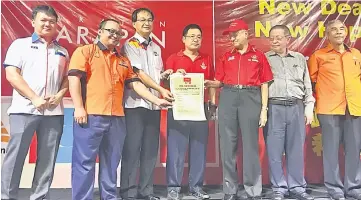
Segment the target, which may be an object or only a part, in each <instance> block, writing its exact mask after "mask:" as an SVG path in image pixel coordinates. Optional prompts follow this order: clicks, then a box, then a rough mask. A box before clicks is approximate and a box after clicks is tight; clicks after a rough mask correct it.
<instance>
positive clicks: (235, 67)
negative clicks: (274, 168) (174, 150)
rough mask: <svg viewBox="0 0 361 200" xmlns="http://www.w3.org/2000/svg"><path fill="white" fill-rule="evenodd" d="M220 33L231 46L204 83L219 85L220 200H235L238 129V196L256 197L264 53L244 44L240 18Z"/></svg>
mask: <svg viewBox="0 0 361 200" xmlns="http://www.w3.org/2000/svg"><path fill="white" fill-rule="evenodd" d="M223 34H224V35H227V34H229V37H230V40H231V42H232V43H233V49H232V50H231V51H228V52H226V53H225V54H224V56H222V58H221V60H220V62H219V64H218V65H217V66H216V74H215V81H209V82H208V83H207V84H206V85H207V86H209V87H221V86H223V88H222V90H221V92H220V97H219V108H218V123H219V136H220V147H221V157H222V165H223V192H224V193H225V195H224V198H223V199H225V200H234V199H237V191H238V178H237V170H236V153H237V143H238V128H240V129H241V133H242V144H243V182H244V188H245V193H244V194H242V196H241V198H242V199H257V198H259V197H260V195H261V192H262V176H261V166H260V160H259V151H258V136H259V134H258V129H259V127H264V126H265V124H266V122H267V109H268V108H267V104H268V82H270V81H272V80H273V75H272V71H271V67H270V65H269V63H268V61H267V58H266V56H265V55H264V54H263V53H262V52H261V51H259V50H257V49H256V48H255V47H254V46H252V45H251V44H249V43H248V36H249V35H248V25H247V24H246V23H245V22H244V21H242V20H235V21H234V22H232V23H231V24H230V26H229V27H228V29H227V30H226V31H224V32H223Z"/></svg>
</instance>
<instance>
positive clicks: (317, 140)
mask: <svg viewBox="0 0 361 200" xmlns="http://www.w3.org/2000/svg"><path fill="white" fill-rule="evenodd" d="M312 150H313V152H314V153H315V154H316V155H317V156H318V157H320V156H321V155H322V135H321V133H316V134H315V136H313V137H312Z"/></svg>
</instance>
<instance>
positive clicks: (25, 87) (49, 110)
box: [1, 5, 69, 200]
mask: <svg viewBox="0 0 361 200" xmlns="http://www.w3.org/2000/svg"><path fill="white" fill-rule="evenodd" d="M32 20H33V21H32V25H33V27H34V33H33V35H32V36H31V37H26V38H21V39H17V40H15V41H14V42H13V43H12V44H11V45H10V47H9V49H8V51H7V54H6V58H5V61H4V67H5V72H6V79H7V80H8V81H9V82H10V84H11V85H12V86H13V88H14V91H13V97H12V103H11V106H10V108H9V110H8V114H9V115H10V136H11V137H10V141H9V143H8V146H7V154H6V155H5V158H4V161H3V165H2V171H1V199H17V195H18V189H19V184H20V178H21V173H22V170H23V165H24V161H25V157H26V155H27V153H28V150H29V146H30V143H31V140H32V138H33V135H34V132H36V136H37V161H36V168H35V173H34V178H33V184H32V194H31V196H30V200H38V199H50V197H49V188H50V185H51V182H52V177H53V172H54V166H55V161H56V156H57V152H58V148H59V143H60V138H61V135H62V132H63V125H64V107H63V103H62V99H63V96H64V95H65V93H66V92H67V90H68V79H67V78H66V70H67V64H68V60H69V56H68V52H67V50H66V49H65V48H63V47H62V46H60V45H59V44H58V43H57V41H56V40H55V38H56V34H57V31H56V27H57V21H58V15H57V13H56V12H55V10H54V9H53V8H52V7H50V6H47V5H40V6H37V7H35V8H34V9H33V11H32Z"/></svg>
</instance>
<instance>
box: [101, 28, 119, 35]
mask: <svg viewBox="0 0 361 200" xmlns="http://www.w3.org/2000/svg"><path fill="white" fill-rule="evenodd" d="M102 30H106V31H108V32H109V33H110V34H113V35H114V34H115V35H117V36H119V37H121V36H122V35H123V34H122V32H121V31H116V30H114V29H108V28H103V29H102Z"/></svg>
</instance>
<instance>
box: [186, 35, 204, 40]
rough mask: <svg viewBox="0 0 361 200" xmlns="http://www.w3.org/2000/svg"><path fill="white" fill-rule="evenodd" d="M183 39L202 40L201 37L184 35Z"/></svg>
mask: <svg viewBox="0 0 361 200" xmlns="http://www.w3.org/2000/svg"><path fill="white" fill-rule="evenodd" d="M184 37H187V38H190V39H191V40H195V39H197V40H202V36H201V35H186V36H184Z"/></svg>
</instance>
